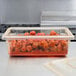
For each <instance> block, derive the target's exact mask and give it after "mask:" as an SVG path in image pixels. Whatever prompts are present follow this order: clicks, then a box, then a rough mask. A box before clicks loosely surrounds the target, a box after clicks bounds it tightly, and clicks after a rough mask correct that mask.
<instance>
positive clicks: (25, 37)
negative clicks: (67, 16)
mask: <svg viewBox="0 0 76 76" xmlns="http://www.w3.org/2000/svg"><path fill="white" fill-rule="evenodd" d="M2 39H5V40H6V42H7V44H8V51H9V55H10V56H66V55H67V53H68V44H69V41H70V40H71V39H74V36H73V35H72V33H71V32H70V31H69V29H68V28H65V27H30V28H29V27H25V28H24V27H12V28H8V29H7V31H6V32H5V33H4V35H3V36H2Z"/></svg>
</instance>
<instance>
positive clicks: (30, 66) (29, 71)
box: [0, 42, 76, 76]
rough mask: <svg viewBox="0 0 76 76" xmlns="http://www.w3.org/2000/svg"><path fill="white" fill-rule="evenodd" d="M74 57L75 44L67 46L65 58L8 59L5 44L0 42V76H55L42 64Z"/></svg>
mask: <svg viewBox="0 0 76 76" xmlns="http://www.w3.org/2000/svg"><path fill="white" fill-rule="evenodd" d="M71 57H76V42H71V43H70V44H69V53H68V55H67V56H66V57H61V58H59V57H10V56H9V55H8V49H7V45H6V43H5V42H0V76H56V74H55V73H53V72H52V71H50V70H49V69H47V68H46V67H45V66H44V64H45V63H47V62H50V61H52V60H57V59H63V58H71Z"/></svg>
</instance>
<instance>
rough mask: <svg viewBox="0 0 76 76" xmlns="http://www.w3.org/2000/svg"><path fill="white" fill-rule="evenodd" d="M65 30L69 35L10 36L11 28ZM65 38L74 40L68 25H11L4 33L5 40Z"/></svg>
mask: <svg viewBox="0 0 76 76" xmlns="http://www.w3.org/2000/svg"><path fill="white" fill-rule="evenodd" d="M59 29H60V30H65V32H66V33H67V36H10V35H9V33H10V31H11V30H59ZM28 38H31V39H35V38H36V39H37V38H40V39H59V40H60V39H65V40H72V39H74V35H73V34H72V33H71V32H70V30H69V29H68V28H67V27H10V28H8V29H7V30H6V32H5V33H4V34H3V36H2V39H3V40H13V39H28Z"/></svg>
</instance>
